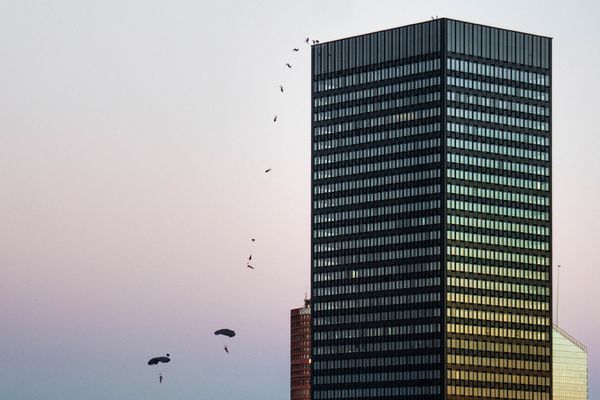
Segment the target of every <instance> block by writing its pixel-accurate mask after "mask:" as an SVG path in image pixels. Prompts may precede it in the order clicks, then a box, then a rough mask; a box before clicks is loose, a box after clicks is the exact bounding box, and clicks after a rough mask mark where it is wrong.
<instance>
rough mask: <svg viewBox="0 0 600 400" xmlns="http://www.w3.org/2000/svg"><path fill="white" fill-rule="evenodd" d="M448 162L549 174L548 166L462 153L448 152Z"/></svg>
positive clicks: (523, 172) (532, 173)
mask: <svg viewBox="0 0 600 400" xmlns="http://www.w3.org/2000/svg"><path fill="white" fill-rule="evenodd" d="M448 162H450V163H456V164H463V165H468V166H470V167H481V168H490V169H496V170H505V171H512V172H519V173H522V174H531V175H541V176H550V168H548V167H542V166H540V165H531V164H523V163H517V162H510V161H503V160H496V159H492V158H484V157H475V156H467V155H464V154H455V153H450V152H449V153H448Z"/></svg>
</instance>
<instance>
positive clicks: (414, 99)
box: [313, 92, 440, 122]
mask: <svg viewBox="0 0 600 400" xmlns="http://www.w3.org/2000/svg"><path fill="white" fill-rule="evenodd" d="M439 100H440V92H433V93H424V94H416V95H413V96H406V97H400V98H398V99H389V100H382V101H378V102H373V103H368V104H361V105H354V106H348V107H343V108H337V109H335V110H327V111H318V112H315V113H313V121H315V122H321V121H329V120H332V119H338V118H346V117H352V116H354V115H361V114H367V113H373V112H380V111H386V110H395V109H399V108H404V107H410V106H414V105H417V104H425V103H432V102H434V101H439Z"/></svg>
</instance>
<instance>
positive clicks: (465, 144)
mask: <svg viewBox="0 0 600 400" xmlns="http://www.w3.org/2000/svg"><path fill="white" fill-rule="evenodd" d="M447 142H448V146H449V147H454V148H456V149H461V150H471V151H479V152H483V153H490V154H500V155H502V156H509V157H520V158H529V159H531V160H537V161H548V160H550V154H549V153H548V152H546V151H535V150H529V149H522V148H518V147H510V146H501V145H497V144H490V143H482V142H473V141H470V140H462V139H455V138H448V139H447Z"/></svg>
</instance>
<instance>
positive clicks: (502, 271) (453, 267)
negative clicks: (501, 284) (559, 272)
mask: <svg viewBox="0 0 600 400" xmlns="http://www.w3.org/2000/svg"><path fill="white" fill-rule="evenodd" d="M447 266H448V267H447V269H448V271H456V272H461V273H468V274H479V275H493V276H503V277H508V278H519V279H530V280H536V281H548V280H549V279H550V274H549V273H548V272H542V271H530V270H525V269H520V268H511V267H506V266H502V267H500V266H493V265H482V264H472V263H465V262H456V261H448V263H447Z"/></svg>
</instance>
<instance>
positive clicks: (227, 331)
mask: <svg viewBox="0 0 600 400" xmlns="http://www.w3.org/2000/svg"><path fill="white" fill-rule="evenodd" d="M215 335H224V336H229V337H234V336H235V331H232V330H231V329H219V330H218V331H215Z"/></svg>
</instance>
